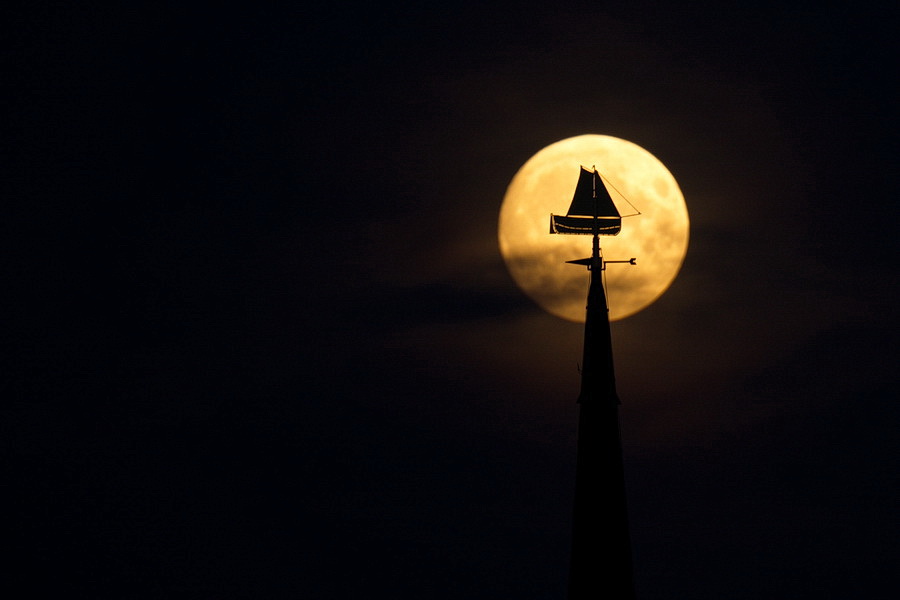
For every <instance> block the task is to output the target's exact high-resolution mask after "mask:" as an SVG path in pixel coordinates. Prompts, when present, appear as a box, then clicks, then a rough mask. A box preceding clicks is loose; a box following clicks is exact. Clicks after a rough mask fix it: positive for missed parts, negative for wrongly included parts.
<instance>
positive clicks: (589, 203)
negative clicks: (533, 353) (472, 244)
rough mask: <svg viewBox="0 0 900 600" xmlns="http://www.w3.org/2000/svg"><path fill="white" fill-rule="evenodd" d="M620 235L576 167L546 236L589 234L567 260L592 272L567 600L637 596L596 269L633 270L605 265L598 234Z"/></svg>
mask: <svg viewBox="0 0 900 600" xmlns="http://www.w3.org/2000/svg"><path fill="white" fill-rule="evenodd" d="M621 229H622V219H621V217H620V216H619V212H618V211H617V210H616V207H615V204H613V201H612V199H611V198H610V196H609V192H608V191H607V190H606V188H605V186H604V185H603V182H602V180H601V179H600V176H599V174H598V173H597V170H596V169H594V170H593V172H591V171H588V170H587V169H585V168H584V167H582V169H581V176H580V177H579V179H578V185H577V187H576V189H575V197H574V198H573V200H572V205H571V206H570V207H569V213H568V214H567V215H566V216H565V217H562V216H557V215H552V214H551V215H550V233H567V234H582V235H592V236H593V253H592V255H591V257H590V258H582V259H578V260H570V261H567V262H569V263H573V264H577V265H586V266H587V268H588V270H589V271H590V272H591V275H590V277H591V284H590V288H589V291H588V299H587V318H586V320H585V323H584V355H583V359H582V365H584V366H583V368H582V369H581V392H580V394H579V395H578V405H579V417H578V448H577V457H576V466H575V501H574V505H573V510H572V555H571V559H570V560H571V562H570V565H569V593H568V597H569V600H582V599H587V598H598V597H601V596H604V594H606V595H609V594H612V596H610V597H615V598H619V599H621V600H634V599H635V598H636V595H635V589H634V567H633V563H632V556H631V537H630V533H629V527H628V506H627V501H626V493H625V468H624V461H623V456H622V438H621V434H620V430H619V396H618V394H617V392H616V377H615V370H614V368H613V354H612V336H611V334H610V327H609V308H608V306H607V303H606V292H605V291H604V289H603V274H602V271H603V270H605V268H606V264H607V263H628V264H631V265H634V264H637V259H635V258H632V259H630V260H614V261H613V260H610V261H604V260H603V255H602V254H601V252H600V242H599V236H601V235H616V234H618V233H619V231H621Z"/></svg>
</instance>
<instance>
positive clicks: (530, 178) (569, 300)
mask: <svg viewBox="0 0 900 600" xmlns="http://www.w3.org/2000/svg"><path fill="white" fill-rule="evenodd" d="M582 166H583V167H584V168H586V169H589V170H590V169H592V168H594V167H596V169H597V171H598V172H599V173H600V175H601V176H602V177H603V178H604V183H605V185H606V188H607V189H608V190H609V194H610V196H611V197H612V199H613V202H615V204H616V207H617V208H618V210H619V213H620V214H621V215H622V216H623V218H622V231H621V232H620V233H619V235H616V236H600V248H601V251H602V253H603V258H604V259H605V260H628V259H631V258H636V259H637V261H636V264H635V265H629V264H627V263H623V264H610V265H607V267H606V270H605V272H604V275H605V279H606V290H607V302H608V304H609V318H610V320H611V321H616V320H619V319H624V318H626V317H629V316H631V315H633V314H635V313H637V312H639V311H641V310H643V309H644V308H646V307H647V306H649V305H650V304H652V303H653V302H654V301H655V300H656V299H657V298H659V297H660V296H661V295H662V294H663V293H664V292H665V291H666V289H667V288H668V287H669V285H670V284H671V283H672V281H673V280H674V279H675V276H676V275H677V274H678V271H679V269H680V268H681V264H682V263H683V262H684V256H685V254H686V252H687V246H688V232H689V220H688V212H687V206H686V205H685V202H684V196H683V195H682V193H681V189H680V188H679V187H678V183H677V182H676V181H675V178H674V177H673V176H672V174H671V173H670V172H669V170H668V169H666V167H665V165H663V164H662V162H660V161H659V160H658V159H657V158H656V157H655V156H653V155H652V154H650V152H648V151H647V150H645V149H644V148H641V147H640V146H638V145H637V144H634V143H632V142H629V141H627V140H623V139H620V138H616V137H612V136H607V135H594V134H589V135H580V136H576V137H571V138H567V139H564V140H561V141H558V142H556V143H553V144H550V145H549V146H547V147H546V148H544V149H543V150H541V151H539V152H538V153H537V154H535V155H534V156H532V157H531V158H530V159H528V161H527V162H526V163H525V164H524V165H522V167H521V168H520V169H519V171H518V172H517V173H516V174H515V175H514V176H513V178H512V181H511V182H510V184H509V187H508V188H507V190H506V195H505V196H504V198H503V204H502V206H501V208H500V220H499V227H498V229H499V231H498V238H499V242H500V252H501V254H502V255H503V260H504V262H505V263H506V266H507V268H508V269H509V272H510V274H511V275H512V277H513V279H514V280H515V282H516V284H517V285H518V286H519V287H520V288H522V291H524V292H525V293H526V294H527V295H528V296H529V297H531V299H532V300H534V301H535V302H536V303H537V304H538V305H539V306H540V307H541V308H543V309H544V310H546V311H547V312H549V313H550V314H553V315H556V316H557V317H560V318H562V319H566V320H568V321H574V322H583V321H584V319H585V304H586V301H587V289H588V285H589V282H590V277H589V274H588V271H587V269H586V268H585V267H584V266H583V265H572V264H566V261H568V260H575V259H579V258H586V257H589V256H590V255H591V245H592V243H591V236H589V235H561V234H550V214H551V213H553V214H557V215H564V214H566V211H567V210H568V208H569V204H570V203H571V201H572V196H573V194H574V192H575V184H576V183H577V182H578V176H579V173H580V170H581V167H582ZM637 212H639V213H640V214H636V215H635V214H634V213H637ZM627 215H634V216H627Z"/></svg>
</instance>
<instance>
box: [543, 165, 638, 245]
mask: <svg viewBox="0 0 900 600" xmlns="http://www.w3.org/2000/svg"><path fill="white" fill-rule="evenodd" d="M595 210H596V212H595ZM595 215H596V217H597V218H596V223H595V219H594V216H595ZM595 225H596V233H597V234H598V235H617V234H618V233H619V232H620V231H621V230H622V217H621V215H619V211H618V210H617V209H616V205H615V204H614V203H613V201H612V198H611V197H610V195H609V191H608V190H607V189H606V186H605V185H603V180H602V179H601V178H600V174H599V173H597V171H596V169H595V170H594V171H588V170H587V169H585V168H584V167H581V174H580V175H579V176H578V184H577V185H576V186H575V195H574V196H573V197H572V204H570V205H569V212H568V213H567V214H566V216H560V215H553V214H551V215H550V233H568V234H581V235H590V234H593V233H594V232H595Z"/></svg>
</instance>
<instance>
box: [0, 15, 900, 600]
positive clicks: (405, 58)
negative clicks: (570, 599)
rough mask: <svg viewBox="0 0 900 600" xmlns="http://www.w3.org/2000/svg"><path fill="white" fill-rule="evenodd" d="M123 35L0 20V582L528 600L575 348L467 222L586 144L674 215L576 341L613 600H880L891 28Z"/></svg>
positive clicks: (277, 28)
mask: <svg viewBox="0 0 900 600" xmlns="http://www.w3.org/2000/svg"><path fill="white" fill-rule="evenodd" d="M122 4H123V5H122V6H121V7H118V8H112V9H111V8H106V7H104V8H100V7H93V8H91V7H88V6H84V5H80V4H78V3H75V4H72V3H61V4H59V5H58V6H52V5H49V4H42V5H41V6H39V7H36V6H34V5H31V6H29V7H28V8H27V10H26V9H24V8H7V9H4V10H5V12H6V13H7V14H6V16H5V17H4V19H3V20H4V24H5V25H6V28H7V29H8V31H9V32H8V34H7V35H6V36H5V38H6V40H7V44H5V46H6V49H5V50H4V55H3V56H4V58H3V62H4V67H5V71H6V73H7V75H6V76H4V77H3V82H2V85H3V91H4V97H5V98H6V99H7V100H8V101H9V100H11V101H12V102H11V105H12V106H11V108H10V109H8V110H7V112H6V117H7V118H6V119H5V123H6V130H7V134H6V135H5V136H4V138H5V144H4V146H5V152H4V159H3V171H4V175H3V187H4V190H5V193H4V194H3V197H4V205H5V208H6V216H5V218H4V219H2V221H0V222H2V228H3V231H2V244H3V252H2V256H0V260H2V265H3V279H4V285H3V287H4V296H6V298H7V299H8V300H9V301H10V302H9V308H8V310H7V311H6V318H5V319H4V325H5V329H6V333H5V334H4V338H5V340H6V342H7V343H6V344H5V345H6V346H7V349H8V355H7V356H8V358H7V359H6V360H5V362H4V374H5V376H4V378H3V386H2V390H3V392H2V411H3V412H2V418H0V424H2V438H3V440H4V450H5V454H4V460H3V464H4V467H5V469H6V470H7V474H6V476H5V477H4V483H5V491H4V496H5V497H6V498H7V499H8V500H10V506H9V508H7V509H6V511H5V517H6V519H5V520H6V521H7V527H6V528H5V529H6V531H7V533H6V534H5V535H4V537H5V539H6V541H7V546H8V547H11V548H12V550H13V552H14V554H15V559H14V560H13V561H11V562H7V563H6V566H7V567H8V568H9V569H10V571H9V573H8V574H7V575H5V579H7V580H8V581H11V582H12V581H15V580H17V579H18V580H21V581H22V582H24V583H25V584H26V585H27V586H28V587H29V588H30V589H31V590H32V591H33V592H34V595H35V596H37V595H38V594H39V592H42V591H44V592H46V591H49V590H51V589H56V590H63V591H64V592H65V597H69V598H122V599H124V598H180V597H185V598H216V599H222V598H267V599H275V598H310V599H317V600H318V599H330V598H334V599H344V598H388V599H403V598H416V599H421V598H429V599H444V598H447V599H451V598H452V599H458V598H466V599H469V600H475V599H481V598H485V599H487V598H491V599H497V598H503V599H505V598H520V599H526V598H528V599H542V600H543V599H552V598H563V597H564V595H565V586H566V577H567V565H568V558H569V541H570V527H571V523H570V517H571V504H572V494H573V491H574V459H575V431H576V426H577V405H576V404H575V399H576V397H577V391H578V384H579V380H578V377H579V375H578V371H577V363H578V362H579V361H580V359H581V342H582V338H581V336H582V328H581V326H580V325H578V324H575V323H569V322H565V321H561V320H559V319H557V318H555V317H553V316H551V315H548V314H546V313H544V312H542V311H541V309H539V308H538V307H537V306H536V305H535V304H533V303H532V302H531V301H530V300H529V299H528V298H527V297H525V296H524V295H523V294H522V293H521V292H520V291H519V290H518V288H517V287H516V286H515V284H514V283H513V281H512V279H511V277H510V276H509V274H508V273H507V271H506V269H505V266H504V264H503V261H502V258H501V256H500V254H499V251H498V248H497V239H496V228H497V216H498V211H499V208H500V203H501V201H502V198H503V194H504V192H505V189H506V186H507V185H508V183H509V181H510V179H511V178H512V176H513V175H514V174H515V172H516V170H517V169H518V168H519V167H520V166H521V165H522V164H523V163H524V162H525V161H526V160H527V159H528V158H529V157H531V156H532V155H533V154H534V153H535V152H537V151H538V150H540V149H541V148H543V147H544V146H546V145H548V144H550V143H552V142H555V141H558V140H561V139H563V138H566V137H570V136H574V135H580V134H584V133H598V134H606V135H613V136H617V137H621V138H625V139H628V140H630V141H632V142H635V143H637V144H639V145H641V146H642V147H644V148H646V149H647V150H649V151H650V152H652V153H653V154H654V155H655V156H656V157H657V158H659V159H660V160H662V161H663V162H664V163H665V164H666V166H667V167H668V168H669V170H670V171H671V172H672V173H673V175H674V176H675V177H676V179H677V180H678V182H679V184H680V186H681V189H682V192H683V193H684V196H685V199H686V202H687V206H688V210H689V213H690V218H691V238H690V246H689V249H688V254H687V257H686V260H685V263H684V265H683V268H682V270H681V273H680V274H679V276H678V278H677V279H676V280H675V282H674V284H673V286H672V287H671V288H670V290H669V291H668V292H666V294H665V295H664V296H663V297H662V298H660V300H659V301H657V302H656V303H655V304H653V305H652V306H651V307H649V308H648V309H646V310H644V311H643V312H641V313H639V314H637V315H635V316H633V317H630V318H628V319H626V320H624V321H619V322H615V323H613V324H612V335H613V342H614V352H615V360H616V369H617V378H618V388H619V395H620V397H621V398H622V407H621V427H622V432H623V438H624V451H625V468H626V478H627V484H628V495H629V510H630V518H631V529H632V541H633V545H634V558H635V566H636V573H637V574H636V577H637V582H636V583H637V591H638V597H639V598H641V600H657V599H658V600H663V599H665V600H676V599H686V600H703V599H716V600H720V599H723V598H728V599H748V600H749V599H761V598H765V599H776V598H785V599H791V600H797V599H804V598H817V599H820V598H834V599H844V598H866V599H867V600H876V599H882V598H883V599H888V598H894V597H896V594H897V592H898V589H900V582H898V578H897V571H896V564H897V559H898V557H900V552H898V551H900V548H898V542H897V540H898V533H900V532H898V529H897V498H898V496H897V491H898V489H897V473H898V467H900V464H898V446H897V442H896V434H897V431H896V426H897V423H898V416H900V408H898V403H897V401H896V394H895V392H894V387H895V383H896V375H895V374H896V369H897V367H896V365H897V364H898V352H897V343H896V340H897V332H898V327H897V325H898V323H897V310H896V308H895V296H896V288H897V285H896V281H897V271H896V259H897V248H898V244H897V236H896V223H897V217H898V214H897V208H896V206H897V202H896V197H897V192H898V170H897V151H896V148H897V141H896V140H897V117H896V106H895V104H896V92H895V91H894V90H893V89H892V87H891V83H892V80H893V79H894V70H895V69H894V65H895V62H894V59H893V58H892V57H893V54H894V51H895V50H896V48H895V46H896V43H895V38H896V30H897V24H898V23H897V19H896V15H895V14H891V13H890V11H889V8H888V5H887V4H884V5H882V4H881V3H877V4H878V6H883V8H874V7H873V6H870V5H869V3H865V2H862V3H846V4H845V5H835V6H821V5H820V4H819V3H802V4H797V3H749V2H748V3H740V4H736V5H735V7H728V5H727V4H723V5H717V6H715V7H703V6H701V5H696V6H695V5H693V4H691V5H684V6H681V5H680V4H683V3H679V4H676V5H673V4H671V3H662V2H645V1H640V0H639V1H636V2H635V1H632V2H611V3H604V4H602V5H601V4H600V3H572V4H565V3H540V4H538V3H528V2H526V3H505V2H500V3H484V4H490V5H491V6H490V7H485V6H481V3H471V4H474V7H468V6H467V5H468V4H470V3H444V4H441V5H438V6H432V5H431V3H425V4H422V5H421V6H414V7H400V6H396V5H394V4H393V3H371V5H369V6H362V7H361V6H350V5H342V4H340V3H327V6H322V7H313V8H308V7H307V8H301V3H289V4H286V5H281V6H256V5H248V6H246V7H244V8H241V9H233V10H227V11H223V9H222V8H221V7H215V8H210V9H206V8H203V9H201V8H196V9H194V8H185V7H184V6H182V5H180V4H179V5H174V6H165V5H164V4H162V3H160V4H154V5H153V6H149V7H146V6H143V5H138V4H132V3H122ZM376 4H377V6H376ZM769 4H771V5H769ZM872 4H873V5H874V4H875V3H872ZM573 185H574V182H573ZM573 258H575V257H573ZM639 264H640V263H639ZM561 268H570V267H569V266H567V265H561ZM599 485H603V483H602V481H600V482H599Z"/></svg>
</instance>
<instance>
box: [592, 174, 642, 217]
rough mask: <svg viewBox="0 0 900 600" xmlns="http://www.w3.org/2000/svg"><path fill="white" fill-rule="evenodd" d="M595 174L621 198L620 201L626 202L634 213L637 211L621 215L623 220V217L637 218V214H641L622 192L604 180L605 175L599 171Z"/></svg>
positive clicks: (607, 180) (610, 182)
mask: <svg viewBox="0 0 900 600" xmlns="http://www.w3.org/2000/svg"><path fill="white" fill-rule="evenodd" d="M597 174H598V175H600V177H602V178H603V181H605V182H606V183H608V184H609V185H610V187H612V189H614V190H615V191H616V193H617V194H619V195H620V196H621V197H622V200H624V201H625V202H628V206H630V207H631V208H633V209H634V210H635V211H637V212H635V213H634V214H631V215H622V218H625V217H636V216H638V215H639V214H641V211H640V210H638V207H637V206H635V205H634V204H632V203H631V202H630V201H629V200H628V198H626V197H625V194H623V193H622V192H620V191H619V188H617V187H616V186H614V185H613V182H612V181H610V180H609V179H607V178H606V175H604V174H603V173H601V172H600V171H597Z"/></svg>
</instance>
